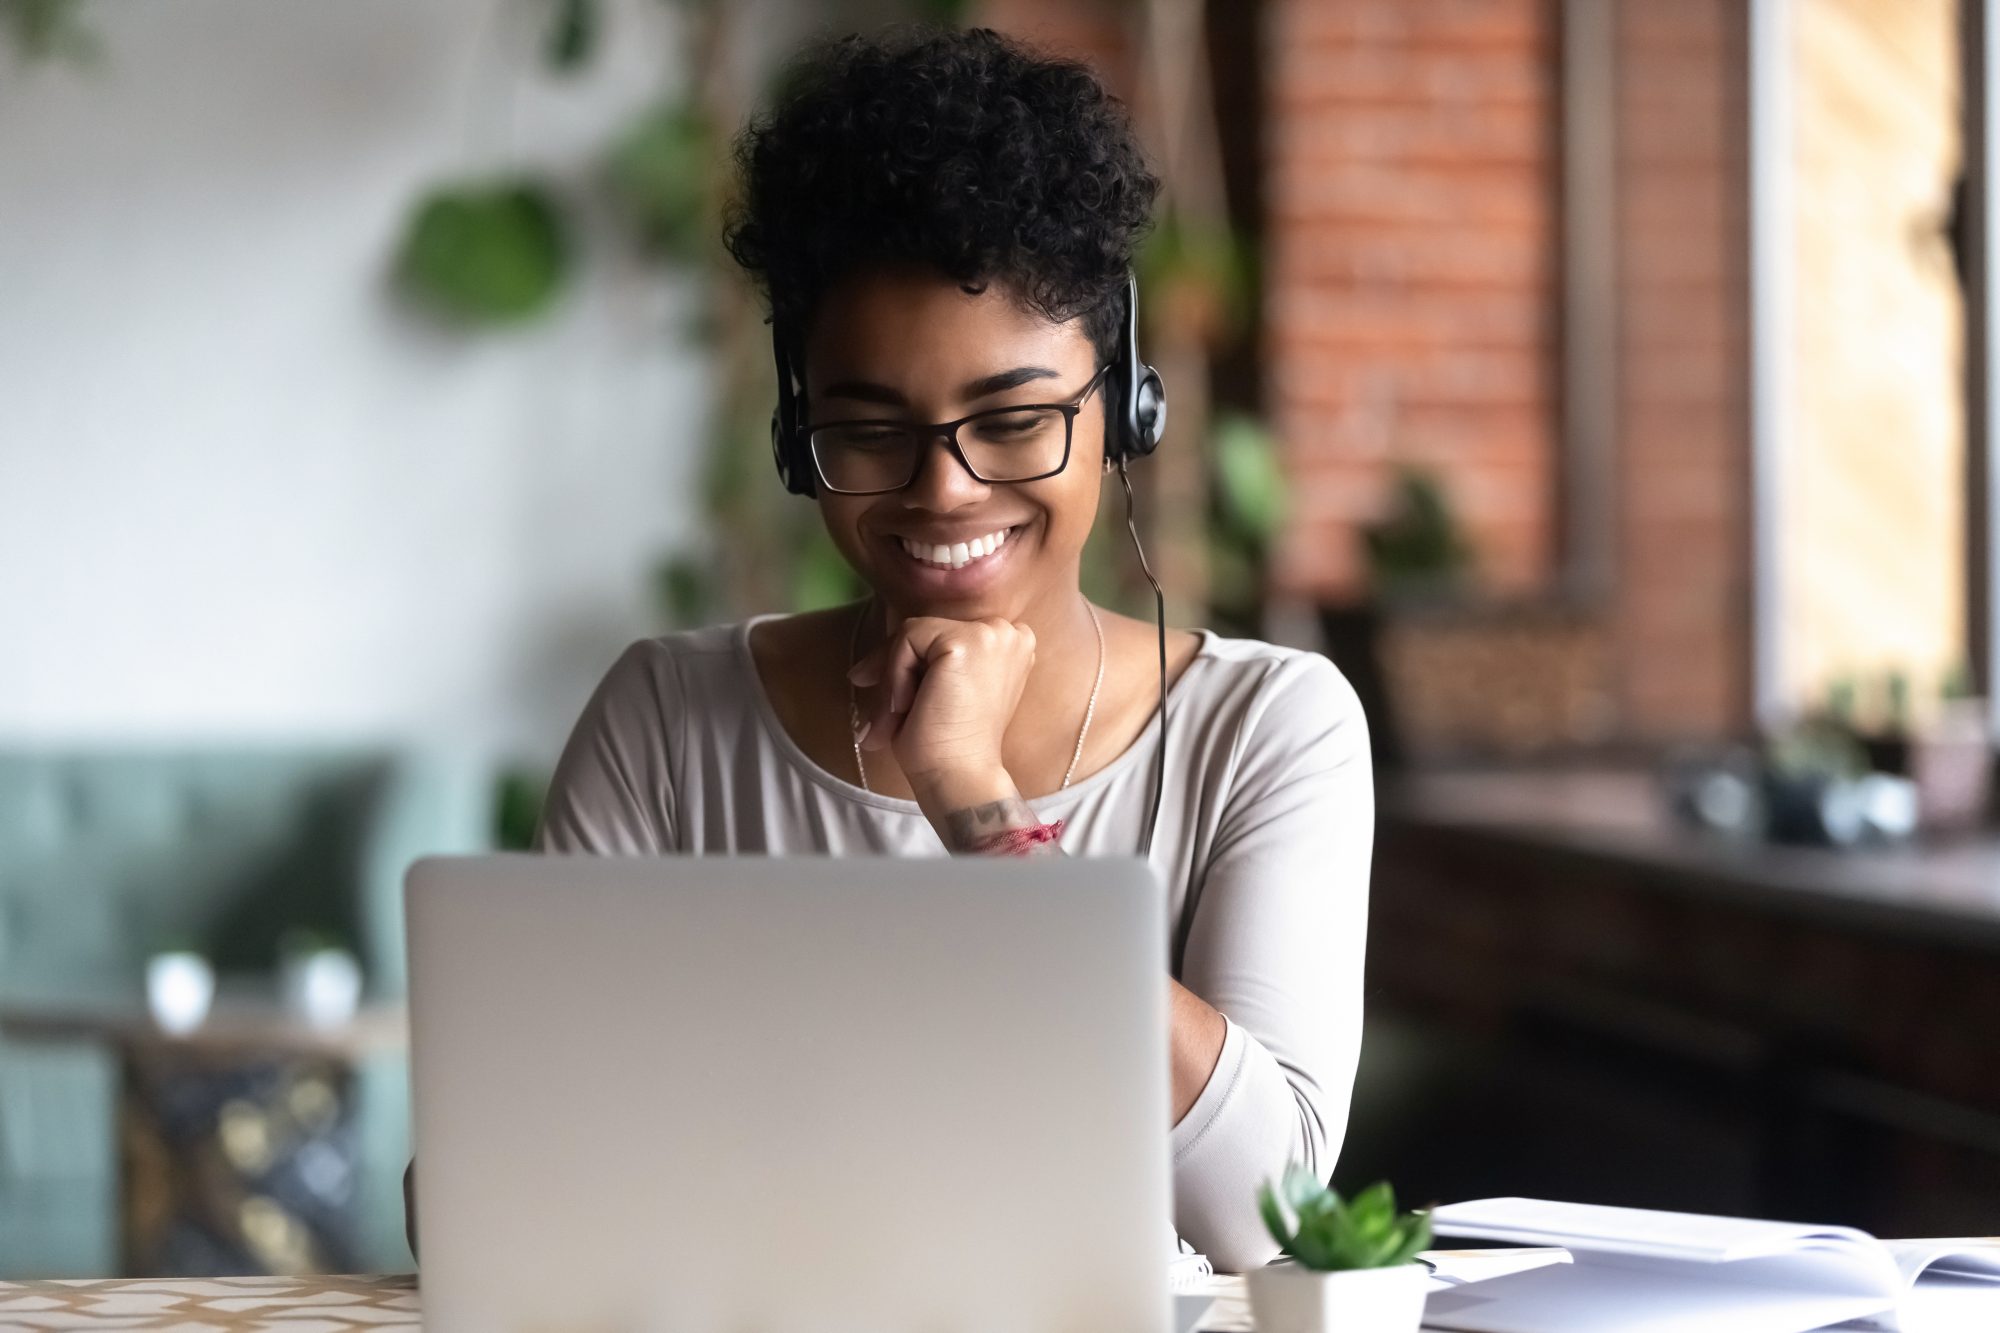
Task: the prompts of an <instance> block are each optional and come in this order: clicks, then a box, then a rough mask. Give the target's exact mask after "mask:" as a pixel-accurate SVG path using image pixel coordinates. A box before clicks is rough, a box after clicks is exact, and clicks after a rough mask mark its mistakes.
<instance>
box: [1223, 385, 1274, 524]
mask: <svg viewBox="0 0 2000 1333" xmlns="http://www.w3.org/2000/svg"><path fill="white" fill-rule="evenodd" d="M1214 450H1215V454H1214V464H1215V467H1214V471H1215V482H1216V492H1217V498H1218V499H1220V501H1221V502H1222V507H1223V512H1224V513H1225V514H1226V515H1227V518H1228V521H1229V526H1230V528H1231V529H1232V530H1233V531H1234V532H1236V533H1237V534H1239V535H1240V536H1242V537H1243V538H1244V539H1245V540H1246V541H1247V542H1249V543H1250V544H1251V545H1253V546H1255V547H1257V548H1259V549H1261V548H1263V547H1266V546H1268V545H1270V543H1271V542H1272V541H1273V540H1274V539H1275V538H1276V537H1277V535H1278V530H1279V528H1281V527H1282V526H1283V525H1284V521H1285V476H1284V472H1283V471H1282V470H1281V469H1280V468H1279V466H1278V444H1277V441H1276V440H1275V439H1273V438H1272V436H1271V433H1270V432H1269V431H1267V430H1265V429H1264V427H1263V425H1262V424H1261V423H1259V422H1258V421H1256V420H1254V419H1253V418H1251V417H1247V416H1243V415H1242V414H1240V413H1229V414H1226V415H1224V416H1223V417H1221V418H1220V419H1219V420H1218V421H1217V422H1216V426H1215V435H1214Z"/></svg>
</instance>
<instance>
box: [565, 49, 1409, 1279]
mask: <svg viewBox="0 0 2000 1333" xmlns="http://www.w3.org/2000/svg"><path fill="white" fill-rule="evenodd" d="M738 161H739V165H740V167H741V172H742V190H741V196H740V201H739V205H738V208H737V211H736V214H735V216H734V218H733V220H732V223H731V226H730V230H729V238H728V239H729V243H730V247H731V250H732V252H733V253H734V255H735V256H736V258H737V259H738V260H739V262H741V263H742V264H743V266H744V267H745V268H746V269H747V270H748V271H749V272H750V273H751V275H752V276H753V277H754V278H755V279H757V281H758V282H759V283H760V285H761V286H762V288H763V290H764V292H765V294H766V295H767V296H768V299H769V302H770V308H771V312H772V317H773V335H774V339H773V340H774V352H775V354H776V359H777V363H778V367H779V372H780V402H779V410H778V414H777V419H776V421H775V422H774V430H773V435H774V444H775V446H776V452H777V461H778V465H779V472H780V475H781V477H782V478H783V480H784V483H785V485H786V486H787V488H788V489H790V490H792V491H793V492H795V493H798V494H800V495H804V496H810V497H812V498H813V500H814V502H815V503H816V504H817V505H818V507H819V511H820V515H821V517H822V519H823V520H824V522H825V524H826V529H827V531H828V533H829V534H830V535H831V537H832V540H833V541H834V543H835V544H836V545H837V547H838V548H839V550H840V552H841V553H842V555H843V556H844V557H845V558H846V559H847V561H848V562H849V563H850V564H851V565H852V566H853V568H854V569H855V570H856V571H857V572H858V573H859V574H860V576H861V577H862V578H863V579H864V580H865V581H866V583H867V584H868V586H869V587H870V588H871V589H872V590H873V595H872V596H871V597H870V598H869V599H868V600H867V601H866V602H865V603H862V604H860V605H856V606H848V607H841V608H836V609H833V610H830V611H824V612H816V613H811V614H806V615H797V616H760V617H756V618H754V619H752V620H750V621H748V622H745V623H743V624H739V625H729V626H720V627H715V628H711V629H705V630H698V631H693V632H689V633H681V634H670V635H666V636H663V637H661V638H658V639H651V640H647V641H645V642H643V643H639V644H635V645H633V646H632V647H631V648H630V649H629V650H628V651H627V652H626V653H625V655H624V656H623V657H622V658H621V659H620V660H619V661H618V663H617V664H616V665H615V666H614V667H613V668H612V670H611V672H610V674H609V675H608V676H607V677H606V679H605V681H604V683H603V684H602V685H601V686H600V687H599V689H598V691H597V693H596V694H595V695H594V696H593V697H592V699H591V701H590V703H589V705H588V706H587V708H586V709H585V711H584V714H583V717H582V718H581V719H580V720H579V721H578V723H577V726H576V730H575V733H574V735H573V736H572V738H571V740H570V743H569V746H568V748H567V749H566V751H565V752H564V755H563V759H562V762H561V765H560V767H559V769H558V772H557V775H556V779H555V782H554V784H553V788H552V790H551V792H550V797H549V803H548V807H547V812H546V816H545V822H544V824H543V827H542V829H541V832H540V836H539V845H540V846H541V847H542V848H543V849H544V850H548V851H559V852H587V853H612V854H620V853H622V854H631V853H659V852H684V853H696V854H701V853H707V854H741V853H750V854H764V853H768V854H831V855H836V856H838V855H850V854H891V855H899V856H925V855H939V854H942V853H947V852H949V853H976V852H988V853H992V852H1024V853H1034V854H1063V853H1069V854H1077V855H1099V856H1112V855H1130V854H1132V852H1133V851H1134V850H1135V849H1141V848H1142V849H1143V850H1144V852H1145V854H1146V855H1147V856H1148V857H1149V858H1150V861H1151V863H1152V865H1153V867H1154V869H1155V871H1156V872H1157V874H1158V875H1159V877H1160V879H1161V881H1162V883H1163V884H1164V885H1165V886H1166V890H1167V894H1168V900H1169V911H1170V920H1171V921H1172V922H1173V928H1174V936H1173V944H1172V951H1171V956H1170V957H1169V958H1168V959H1166V960H1164V961H1165V962H1166V963H1167V965H1168V967H1169V969H1170V971H1171V974H1172V983H1171V989H1172V996H1173V1001H1172V1009H1171V1014H1172V1018H1171V1022H1172V1030H1171V1034H1170V1038H1171V1040H1170V1051H1171V1056H1172V1075H1173V1077H1172V1099H1173V1105H1172V1106H1171V1107H1169V1108H1163V1109H1166V1110H1168V1111H1169V1112H1170V1113H1171V1115H1172V1116H1173V1121H1174V1125H1175V1128H1174V1137H1173V1144H1174V1183H1175V1218H1176V1223H1177V1225H1178V1227H1179V1229H1180V1231H1181V1232H1182V1234H1183V1235H1184V1236H1185V1237H1186V1238H1187V1239H1188V1240H1190V1241H1192V1242H1193V1243H1194V1244H1196V1245H1197V1246H1199V1247H1200V1248H1202V1249H1203V1250H1205V1251H1206V1252H1207V1253H1208V1254H1209V1255H1210V1256H1212V1258H1213V1259H1214V1260H1215V1262H1216V1263H1217V1265H1218V1266H1219V1267H1222V1268H1226V1269H1228V1268H1243V1267H1248V1266H1254V1265H1256V1264H1260V1263H1263V1262H1264V1261H1266V1260H1268V1259H1269V1258H1271V1257H1272V1255H1273V1254H1274V1253H1275V1252H1276V1246H1275V1244H1274V1243H1273V1242H1272V1241H1271V1240H1270V1238H1269V1237H1268V1235H1266V1234H1265V1232H1264V1229H1263V1227H1262V1226H1261V1224H1260V1222H1259V1219H1258V1216H1257V1212H1256V1207H1255V1191H1256V1186H1257V1185H1258V1184H1259V1183H1260V1182H1261V1181H1262V1180H1264V1179H1266V1178H1267V1177H1276V1176H1278V1175H1280V1174H1282V1173H1283V1171H1284V1169H1285V1167H1286V1166H1287V1164H1290V1163H1296V1164H1298V1165H1301V1166H1303V1167H1304V1168H1306V1169H1307V1170H1309V1171H1311V1172H1313V1173H1314V1174H1316V1175H1317V1176H1319V1177H1320V1178H1322V1179H1324V1178H1325V1177H1326V1176H1327V1175H1328V1174H1329V1173H1330V1172H1331V1170H1332V1166H1333V1160H1334V1157H1335V1155H1336V1153H1337V1152H1338V1150H1339V1146H1340V1141H1341V1137H1342V1134H1343V1130H1344V1127H1345V1124H1346V1118H1347V1102H1348V1094H1349V1091H1350V1088H1351V1085H1352V1081H1353V1077H1354V1067H1355V1060H1356V1056H1357V1049H1358V1044H1359V1040H1360V1019H1361V976H1362V966H1361V964H1362V943H1363V933H1364V926H1365V919H1366V906H1367V882H1368V860H1369V853H1370V838H1371V830H1372V825H1373V808H1372V794H1371V788H1370V780H1369V764H1368V742H1367V731H1366V726H1365V723H1364V722H1363V719H1362V716H1361V712H1360V709H1359V706H1358V705H1357V703H1356V701H1355V698H1354V694H1353V691H1352V690H1350V689H1349V688H1348V686H1347V683H1346V682H1345V681H1344V680H1343V679H1342V678H1341V676H1340V675H1339V673H1338V672H1337V671H1335V670H1334V668H1333V667H1332V665H1331V664H1330V663H1329V662H1327V661H1326V660H1325V659H1324V658H1322V657H1319V656H1316V655H1312V654H1305V653H1298V652H1293V651H1290V650H1287V649H1283V648H1278V647H1274V646H1272V645H1270V644H1265V643H1259V642H1255V641H1251V640H1229V639H1222V638H1219V637H1217V636H1216V635H1214V634H1212V633H1210V632H1208V631H1200V632H1189V631H1183V630H1165V629H1163V628H1162V629H1159V630H1157V631H1156V627H1155V626H1153V625H1150V624H1146V623H1144V622H1141V621H1135V620H1131V619H1128V618H1126V617H1124V616H1119V615H1115V614H1113V613H1111V612H1108V611H1101V610H1099V609H1098V608H1096V607H1094V606H1092V605H1091V604H1090V603H1089V602H1088V601H1087V600H1086V599H1085V598H1084V596H1083V595H1082V593H1081V591H1080V590H1079V566H1080V561H1081V554H1082V551H1083V547H1084V542H1085V540H1086V539H1087V538H1088V536H1089V534H1090V529H1091V525H1092V523H1093V521H1094V519H1095V516H1096V513H1097V509H1098V499H1099V492H1100V488H1101V486H1102V484H1103V481H1104V478H1105V476H1106V474H1107V473H1108V472H1110V471H1111V470H1113V469H1114V468H1115V469H1123V468H1124V466H1125V465H1126V463H1127V462H1129V461H1132V460H1136V459H1138V458H1142V457H1143V456H1144V455H1145V454H1146V453H1148V452H1150V451H1151V449H1152V447H1153V446H1154V444H1156V443H1158V442H1159V434H1160V429H1161V426H1162V424H1163V422H1164V407H1163V403H1162V399H1161V389H1160V385H1159V382H1158V378H1157V377H1156V376H1154V375H1153V374H1152V372H1151V371H1150V370H1148V369H1146V368H1145V367H1144V366H1143V365H1141V364H1140V362H1139V360H1138V357H1137V353H1136V348H1135V347H1134V346H1133V345H1132V344H1133V338H1134V331H1135V328H1136V320H1135V318H1134V315H1133V303H1134V301H1135V300H1136V296H1135V294H1134V292H1133V291H1132V288H1131V285H1130V283H1131V280H1130V276H1129V270H1130V266H1131V261H1132V255H1133V250H1134V247H1135V246H1136V244H1137V242H1138V239H1139V237H1140V236H1141V235H1142V233H1143V232H1144V229H1145V227H1146V225H1147V222H1148V218H1149V216H1150V209H1151V205H1152V201H1153V197H1154V194H1155V192H1156V190H1157V182H1156V181H1155V179H1154V178H1153V176H1152V175H1151V173H1150V172H1149V171H1147V169H1146V167H1145V164H1144V162H1143V160H1142V158H1141V156H1140V153H1139V151H1138V149H1137V146H1136V144H1135V142H1134V140H1133V137H1132V132H1131V128H1130V125H1129V123H1128V122H1127V119H1126V116H1125V113H1124V111H1123V108H1122V107H1120V106H1119V104H1118V103H1117V102H1116V101H1115V100H1114V99H1112V98H1111V97H1110V96H1109V95H1108V94H1106V93H1105V91H1104V90H1103V88H1102V87H1101V86H1100V85H1099V84H1098V83H1097V81H1096V80H1095V79H1094V78H1093V77H1092V76H1091V75H1090V73H1089V72H1088V71H1087V70H1085V69H1084V68H1082V67H1081V66H1078V65H1075V64H1072V63H1069V62H1065V61H1061V60H1054V59H1048V58H1045V57H1042V56H1040V55H1037V54H1035V53H1033V52H1030V51H1028V50H1025V49H1023V48H1022V47H1020V46H1017V45H1015V44H1013V43H1011V42H1009V41H1007V40H1006V39H1003V38H1001V37H999V36H997V35H995V34H993V33H990V32H985V31H971V32H962V33H950V34H936V35H918V36H914V37H902V38H897V39H894V40H889V41H864V40H860V39H848V40H846V41H842V42H837V43H834V44H832V45H829V46H825V47H821V48H817V49H815V50H812V51H810V52H808V53H807V55H806V56H805V57H804V58H803V59H802V61H801V62H799V64H798V65H797V66H796V68H795V69H794V71H793V76H792V78H791V80H790V81H789V83H788V84H787V86H786V90H785V91H784V93H783V94H782V95H781V96H780V98H779V100H778V103H777V105H776V106H775V107H774V108H773V110H772V111H771V112H770V113H769V114H768V115H767V116H765V117H763V118H761V119H759V120H758V121H756V122H755V123H754V124H753V125H752V126H751V127H750V128H749V129H748V130H747V131H746V132H745V134H744V136H743V138H742V140H741V143H740V146H739V153H738ZM741 537H742V539H743V540H746V541H750V540H754V534H748V533H746V534H741ZM1156 633H1157V636H1158V637H1157V638H1156ZM1163 691H1164V692H1165V700H1164V701H1165V703H1166V705H1167V707H1168V709H1169V711H1170V713H1171V716H1172V718H1173V728H1172V730H1171V732H1170V733H1169V732H1168V731H1167V730H1166V729H1165V728H1164V727H1163V726H1161V727H1155V726H1154V723H1155V721H1156V719H1158V718H1159V711H1158V710H1159V706H1160V705H1161V703H1162V694H1163ZM1156 783H1157V786H1156ZM1156 801H1157V808H1156V809H1155V803H1156ZM1032 962H1033V960H1032V959H1023V960H1022V965H1023V967H1024V968H1032ZM1049 1077H1050V1079H1051V1080H1052V1081H1055V1080H1060V1079H1061V1077H1062V1072H1061V1071H1060V1070H1055V1069H1052V1070H1050V1071H1049ZM1022 1092H1023V1094H1024V1095H1028V1094H1031V1093H1033V1092H1034V1090H1033V1089H1022Z"/></svg>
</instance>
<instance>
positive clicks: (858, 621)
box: [847, 597, 1104, 792]
mask: <svg viewBox="0 0 2000 1333" xmlns="http://www.w3.org/2000/svg"><path fill="white" fill-rule="evenodd" d="M874 609H875V599H874V598H872V597H871V598H869V599H868V604H867V605H866V606H864V607H862V608H861V614H860V615H859V616H856V617H855V620H854V633H853V634H852V635H850V636H849V637H848V640H847V664H848V666H849V667H852V666H853V665H854V663H855V662H857V661H858V660H860V659H859V658H858V657H857V656H856V653H857V651H858V650H859V649H860V647H861V627H862V625H864V624H866V623H867V620H868V613H869V612H870V611H873V610H874ZM1083 609H1084V610H1086V611H1088V612H1090V627H1091V628H1092V629H1094V630H1096V631H1097V679H1096V680H1094V681H1092V682H1091V683H1090V699H1089V701H1088V702H1087V703H1085V704H1084V706H1083V725H1082V726H1081V727H1078V728H1077V731H1076V748H1075V749H1074V750H1072V751H1070V756H1069V767H1068V768H1066V769H1064V770H1063V780H1062V786H1061V787H1058V788H1056V790H1057V791H1065V790H1067V789H1068V787H1069V780H1070V779H1071V778H1073V777H1075V776H1076V766H1077V762H1078V761H1079V760H1081V759H1082V758H1083V741H1084V738H1085V737H1086V736H1088V735H1090V721H1091V719H1092V718H1094V717H1096V716H1097V692H1098V691H1099V690H1101V689H1103V688H1104V622H1103V621H1101V620H1099V619H1098V618H1097V608H1096V607H1094V606H1092V605H1091V604H1090V603H1089V601H1087V600H1086V601H1085V602H1084V604H1083ZM860 730H861V704H860V702H859V701H858V700H857V699H856V698H855V696H854V684H853V682H851V681H850V682H849V683H848V686H847V735H848V739H849V743H850V744H852V745H853V746H854V771H855V772H856V773H857V774H859V775H860V778H861V790H863V791H866V792H872V791H874V790H875V789H874V788H873V787H871V786H869V785H868V765H866V764H864V763H862V762H861V738H860V737H859V736H858V735H857V734H856V733H858V732H859V731H860Z"/></svg>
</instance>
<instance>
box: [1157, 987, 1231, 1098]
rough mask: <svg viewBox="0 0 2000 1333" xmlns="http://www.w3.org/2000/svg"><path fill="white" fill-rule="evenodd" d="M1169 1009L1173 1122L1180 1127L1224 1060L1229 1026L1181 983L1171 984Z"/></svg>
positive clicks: (1225, 1020) (1204, 1001)
mask: <svg viewBox="0 0 2000 1333" xmlns="http://www.w3.org/2000/svg"><path fill="white" fill-rule="evenodd" d="M1167 984H1168V986H1169V988H1170V990H1169V994H1168V1001H1167V1008H1168V1012H1169V1014H1170V1016H1171V1023H1172V1028H1171V1033H1170V1036H1169V1039H1168V1058H1169V1061H1170V1063H1171V1066H1172V1076H1173V1099H1174V1119H1173V1123H1174V1124H1176V1125H1178V1124H1179V1123H1180V1122H1181V1120H1182V1119H1183V1118H1184V1117H1185V1116H1186V1115H1187V1113H1188V1112H1189V1111H1190V1110H1192V1109H1193V1108H1194V1104H1195V1102H1196V1101H1198V1100H1200V1098H1201V1093H1202V1089H1203V1088H1206V1087H1207V1086H1208V1080H1209V1078H1210V1077H1211V1076H1212V1075H1213V1074H1214V1073H1215V1062H1216V1061H1217V1060H1220V1059H1221V1058H1222V1042H1223V1038H1224V1037H1226V1036H1227V1035H1228V1033H1229V1022H1228V1020H1227V1019H1225V1018H1223V1016H1222V1015H1221V1014H1220V1013H1218V1012H1216V1010H1215V1009H1214V1008H1213V1007H1212V1006H1210V1004H1209V1003H1208V1001H1206V1000H1204V999H1202V998H1201V997H1200V996H1199V995H1196V994H1195V993H1194V992H1193V991H1191V990H1189V989H1188V988H1187V987H1186V986H1183V985H1181V983H1180V982H1178V981H1169V982H1168V983H1167Z"/></svg>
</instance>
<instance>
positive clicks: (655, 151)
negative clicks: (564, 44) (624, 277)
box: [606, 101, 716, 260]
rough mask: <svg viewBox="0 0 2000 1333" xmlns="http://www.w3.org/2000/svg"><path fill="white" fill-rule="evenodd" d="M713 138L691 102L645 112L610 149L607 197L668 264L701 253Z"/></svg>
mask: <svg viewBox="0 0 2000 1333" xmlns="http://www.w3.org/2000/svg"><path fill="white" fill-rule="evenodd" d="M715 151H716V146H715V136H714V134H713V133H712V131H711V127H710V125H709V123H708V119H707V117H706V116H704V115H703V114H702V112H701V108H700V107H698V106H697V105H695V104H694V103H693V102H684V101H682V102H662V103H660V104H658V105H656V106H653V107H650V108H648V109H647V110H646V111H645V112H644V113H643V114H642V115H641V116H640V117H639V118H638V119H637V120H635V121H633V122H632V123H631V124H630V125H629V126H627V127H626V129H625V131H624V133H622V134H621V135H619V137H618V139H617V141H616V142H615V143H614V144H613V145H612V148H611V154H610V158H609V160H608V161H607V163H606V173H607V177H608V181H609V184H610V186H611V189H612V192H613V193H614V194H615V195H616V196H617V197H618V200H619V204H620V206H621V207H622V209H623V211H624V212H625V214H626V216H627V217H628V218H629V219H630V220H631V222H632V224H633V226H634V227H636V228H637V229H638V231H639V234H640V237H641V239H642V240H643V241H644V243H645V244H647V245H649V246H651V247H653V248H654V249H656V250H658V251H660V252H661V253H663V254H665V255H667V256H668V257H670V258H673V259H680V260H687V259H693V258H697V257H699V256H700V255H701V254H702V251H703V247H704V246H705V245H706V243H707V241H708V239H709V226H708V212H709V194H710V180H711V172H712V168H713V166H714V161H713V159H714V156H715Z"/></svg>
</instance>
